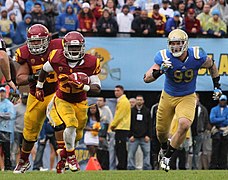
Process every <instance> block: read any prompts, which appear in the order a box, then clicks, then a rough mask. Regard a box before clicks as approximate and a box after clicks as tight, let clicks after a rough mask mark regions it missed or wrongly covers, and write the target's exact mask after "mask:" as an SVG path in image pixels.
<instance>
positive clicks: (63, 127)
mask: <svg viewBox="0 0 228 180" xmlns="http://www.w3.org/2000/svg"><path fill="white" fill-rule="evenodd" d="M65 127H66V125H65V123H62V124H60V125H58V126H55V127H54V130H55V131H62V130H64V129H65Z"/></svg>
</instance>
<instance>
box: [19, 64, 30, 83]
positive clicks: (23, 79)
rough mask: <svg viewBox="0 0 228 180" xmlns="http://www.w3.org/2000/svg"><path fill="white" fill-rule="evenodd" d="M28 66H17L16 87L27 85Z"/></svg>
mask: <svg viewBox="0 0 228 180" xmlns="http://www.w3.org/2000/svg"><path fill="white" fill-rule="evenodd" d="M29 73H30V70H29V66H28V64H27V63H24V64H22V65H20V66H19V69H18V71H17V76H16V82H17V85H18V86H23V85H27V84H29Z"/></svg>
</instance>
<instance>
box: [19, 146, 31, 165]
mask: <svg viewBox="0 0 228 180" xmlns="http://www.w3.org/2000/svg"><path fill="white" fill-rule="evenodd" d="M30 152H31V151H24V150H23V149H21V156H20V159H23V160H24V161H25V162H26V161H28V158H29V155H30Z"/></svg>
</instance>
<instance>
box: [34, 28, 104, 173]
mask: <svg viewBox="0 0 228 180" xmlns="http://www.w3.org/2000/svg"><path fill="white" fill-rule="evenodd" d="M63 44H64V48H63V49H58V50H53V51H52V52H51V54H50V56H49V59H48V62H46V63H45V64H44V66H43V68H42V70H41V72H40V74H39V78H38V83H37V85H36V88H37V90H36V97H37V99H38V100H40V101H43V100H44V98H43V94H44V92H45V90H44V82H45V77H46V75H47V74H48V73H50V72H53V71H54V72H56V74H57V76H58V82H59V86H58V89H57V91H56V96H55V97H54V99H53V104H52V105H51V106H52V107H51V108H50V111H49V116H50V118H49V119H50V120H51V121H52V124H53V125H54V127H55V130H56V131H58V132H57V133H56V139H57V141H58V142H61V141H64V142H65V147H63V149H62V151H61V152H60V157H61V159H60V161H59V162H58V164H57V166H56V170H57V173H63V172H64V170H65V163H67V164H68V165H69V169H70V170H71V171H78V170H79V165H78V162H77V160H76V156H75V141H79V140H80V139H81V138H82V136H83V129H84V127H85V125H86V122H87V108H88V105H87V92H91V93H95V94H98V93H99V92H100V87H101V85H100V80H99V78H98V74H99V73H100V61H99V59H97V58H96V57H95V56H92V55H90V54H85V40H84V37H83V36H82V34H80V33H78V32H76V31H72V32H69V33H67V34H66V35H65V36H64V38H63ZM82 73H84V74H85V75H84V78H85V79H86V81H87V80H88V78H89V81H90V83H86V82H85V80H84V81H83V80H82V79H81V76H80V74H82ZM87 82H88V81H87Z"/></svg>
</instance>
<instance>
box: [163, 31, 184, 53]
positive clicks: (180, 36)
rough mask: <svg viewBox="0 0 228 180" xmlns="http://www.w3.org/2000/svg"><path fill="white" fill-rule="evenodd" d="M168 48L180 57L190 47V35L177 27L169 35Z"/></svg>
mask: <svg viewBox="0 0 228 180" xmlns="http://www.w3.org/2000/svg"><path fill="white" fill-rule="evenodd" d="M168 49H169V51H170V53H171V54H172V55H173V56H174V57H180V56H181V55H182V54H183V53H184V51H187V49H188V35H187V33H186V32H184V31H183V30H181V29H175V30H173V31H171V32H170V33H169V35H168Z"/></svg>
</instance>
